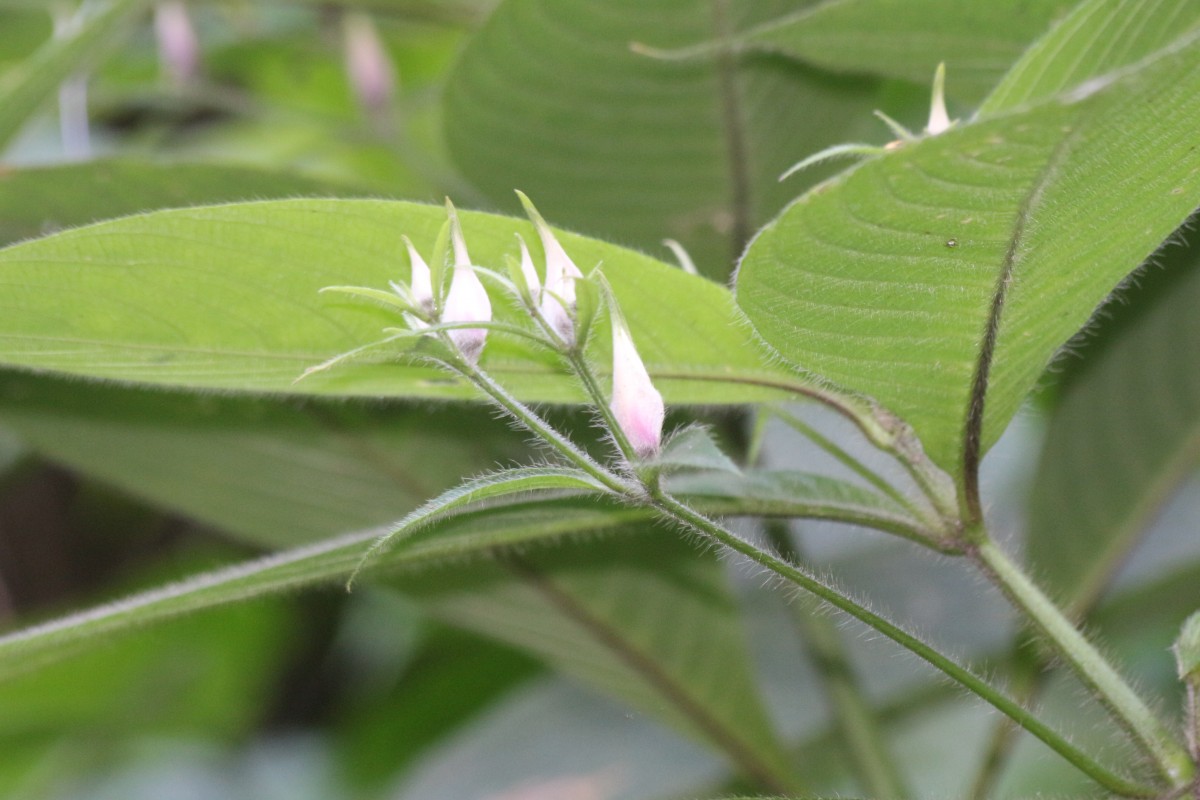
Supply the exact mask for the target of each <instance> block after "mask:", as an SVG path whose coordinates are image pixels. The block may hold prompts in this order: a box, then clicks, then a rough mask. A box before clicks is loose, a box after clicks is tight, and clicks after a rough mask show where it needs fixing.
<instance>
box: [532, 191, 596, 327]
mask: <svg viewBox="0 0 1200 800" xmlns="http://www.w3.org/2000/svg"><path fill="white" fill-rule="evenodd" d="M517 196H518V197H520V198H521V203H522V205H524V206H525V213H526V214H528V215H529V219H530V220H532V221H533V225H534V227H536V228H537V232H538V237H539V238H540V239H541V240H542V250H543V252H545V254H546V286H545V290H544V291H543V292H542V304H541V308H542V316H543V317H545V318H546V321H547V322H549V323H550V326H551V327H552V328H553V329H554V330H555V331H556V332H557V333H558V334H559V335H560V336H561V337H562V338H563V341H564V342H566V343H567V344H572V343H574V341H575V281H576V280H579V279H581V278H583V273H582V272H580V271H579V267H577V266H575V262H574V261H572V260H571V257H570V256H568V255H567V251H566V250H564V249H563V246H562V245H561V244H559V242H558V239H557V238H555V236H554V232H553V231H552V230H550V226H549V225H547V224H546V220H544V219H542V215H541V214H539V213H538V210H537V209H536V208H534V205H533V203H532V202H530V200H529V198H528V197H526V196H525V195H524V194H523V193H522V192H517Z"/></svg>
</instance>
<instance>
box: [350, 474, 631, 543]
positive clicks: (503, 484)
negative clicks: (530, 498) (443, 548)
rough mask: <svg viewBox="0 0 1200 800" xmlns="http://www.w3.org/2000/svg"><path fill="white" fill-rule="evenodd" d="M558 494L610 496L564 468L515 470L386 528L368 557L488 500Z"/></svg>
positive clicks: (454, 492)
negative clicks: (520, 495)
mask: <svg viewBox="0 0 1200 800" xmlns="http://www.w3.org/2000/svg"><path fill="white" fill-rule="evenodd" d="M547 490H550V491H558V492H564V493H568V494H578V493H581V492H582V493H587V494H595V495H600V496H607V495H610V494H611V492H610V491H609V489H608V488H607V487H606V486H605V485H604V484H602V483H600V482H599V481H597V480H596V479H595V478H592V477H591V476H589V475H588V474H587V473H585V472H581V471H580V470H577V469H568V468H565V467H515V468H513V469H506V470H502V471H500V472H495V473H492V474H490V475H483V476H481V477H478V478H472V479H470V480H467V481H464V482H463V483H461V484H459V485H458V486H455V487H454V488H453V489H448V490H446V491H445V492H442V493H441V494H440V495H438V496H437V497H435V498H433V499H432V500H430V501H429V502H427V503H425V504H424V505H423V506H421V507H420V508H418V509H417V510H416V511H413V512H412V513H411V514H409V515H408V516H406V517H405V518H404V519H402V520H400V521H399V522H397V523H396V524H395V525H391V526H389V529H388V531H387V533H386V534H384V535H383V536H381V537H380V538H379V539H378V540H377V541H376V542H375V544H374V545H373V546H372V547H371V550H370V551H369V552H368V554H367V556H368V557H371V556H374V554H376V553H377V552H378V551H380V550H382V549H386V548H388V547H391V546H392V545H393V544H394V543H395V542H396V540H398V539H403V538H404V537H407V536H412V535H414V534H415V533H417V532H418V531H420V530H422V529H423V528H426V527H428V526H430V525H432V524H433V523H434V522H436V521H437V520H439V519H443V518H445V517H448V516H451V515H453V514H455V513H460V512H461V511H463V510H465V509H467V508H470V507H472V506H476V505H479V504H480V503H485V502H487V501H488V500H496V499H499V498H505V497H511V496H512V495H516V494H527V493H529V492H544V491H547Z"/></svg>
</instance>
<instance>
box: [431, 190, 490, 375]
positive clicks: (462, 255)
mask: <svg viewBox="0 0 1200 800" xmlns="http://www.w3.org/2000/svg"><path fill="white" fill-rule="evenodd" d="M450 238H451V241H452V242H453V243H454V274H453V276H452V277H451V279H450V291H449V292H448V293H447V294H446V306H445V308H444V309H442V320H441V321H442V322H490V321H491V319H492V302H491V300H490V299H488V293H487V289H485V288H484V287H483V282H482V281H480V280H479V276H478V275H476V274H475V267H474V266H473V265H472V264H471V256H470V255H469V254H468V253H467V243H466V240H464V239H463V233H462V227H461V226H460V225H459V224H458V215H457V214H455V213H454V212H453V211H451V214H450ZM449 335H450V339H451V340H452V341H453V342H454V344H455V345H456V346H457V347H458V349H459V351H460V352H461V353H462V354H463V356H464V357H465V358H466V359H467V360H468V361H470V362H471V363H472V364H474V363H475V362H477V361H478V360H479V354H480V353H482V352H483V344H484V341H485V340H486V339H487V329H486V328H458V329H456V330H452V331H449Z"/></svg>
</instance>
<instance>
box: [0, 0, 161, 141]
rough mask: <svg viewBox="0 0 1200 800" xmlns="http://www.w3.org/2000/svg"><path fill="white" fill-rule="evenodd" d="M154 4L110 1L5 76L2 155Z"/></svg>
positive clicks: (0, 82)
mask: <svg viewBox="0 0 1200 800" xmlns="http://www.w3.org/2000/svg"><path fill="white" fill-rule="evenodd" d="M151 5H153V2H152V0H111V2H109V3H108V4H107V7H105V8H103V9H102V10H100V11H98V12H97V13H95V14H93V15H92V16H90V17H89V18H88V19H87V20H86V21H85V22H84V23H83V25H81V26H80V28H79V29H78V30H77V31H76V32H74V33H73V34H71V35H69V36H64V37H63V38H55V39H53V40H51V41H49V42H47V43H46V44H45V45H43V46H42V48H41V49H40V50H38V52H37V53H36V54H34V55H33V56H32V57H31V58H29V59H27V60H26V61H25V62H24V63H22V64H21V65H20V66H19V67H16V68H14V69H13V70H11V71H10V72H9V73H8V74H6V75H4V76H3V77H0V152H3V150H4V147H5V146H6V145H7V144H8V143H9V142H10V141H11V140H12V138H13V136H15V135H16V134H17V133H18V132H19V131H20V130H21V126H22V125H24V124H25V121H26V120H27V119H29V117H30V115H32V114H33V113H34V112H35V111H37V110H38V108H39V107H40V106H41V105H42V103H43V102H45V100H46V98H48V97H49V96H51V95H52V94H53V93H54V92H55V90H57V89H58V86H59V84H60V83H62V82H63V81H64V80H65V79H67V78H69V77H70V76H71V75H72V74H74V73H75V72H78V71H80V70H83V69H86V68H88V67H89V66H93V65H94V62H95V61H96V60H97V59H99V58H100V56H102V55H103V54H104V53H106V52H107V51H108V50H109V49H110V48H111V47H112V46H113V45H114V44H115V43H116V42H117V41H119V39H120V36H121V34H122V33H124V32H125V30H126V29H128V28H129V27H130V26H131V24H132V23H133V22H135V21H136V20H137V18H138V16H139V15H141V14H142V13H144V12H145V11H146V9H148V8H150V6H151Z"/></svg>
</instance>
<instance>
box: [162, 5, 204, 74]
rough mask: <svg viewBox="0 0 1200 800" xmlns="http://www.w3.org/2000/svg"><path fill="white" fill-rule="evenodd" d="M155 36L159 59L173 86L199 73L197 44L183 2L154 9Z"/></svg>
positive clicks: (198, 44)
mask: <svg viewBox="0 0 1200 800" xmlns="http://www.w3.org/2000/svg"><path fill="white" fill-rule="evenodd" d="M154 34H155V37H156V38H157V39H158V59H159V61H160V62H161V63H162V66H163V69H164V70H165V71H166V73H167V74H168V75H169V76H170V77H171V80H172V81H174V82H175V83H188V82H189V81H191V80H192V79H194V78H195V77H196V73H197V72H198V71H199V69H200V40H199V39H197V38H196V29H195V28H194V27H193V26H192V18H191V17H190V16H188V10H187V5H186V4H185V3H184V2H183V0H168V2H163V3H159V4H158V5H157V6H155V7H154Z"/></svg>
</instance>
